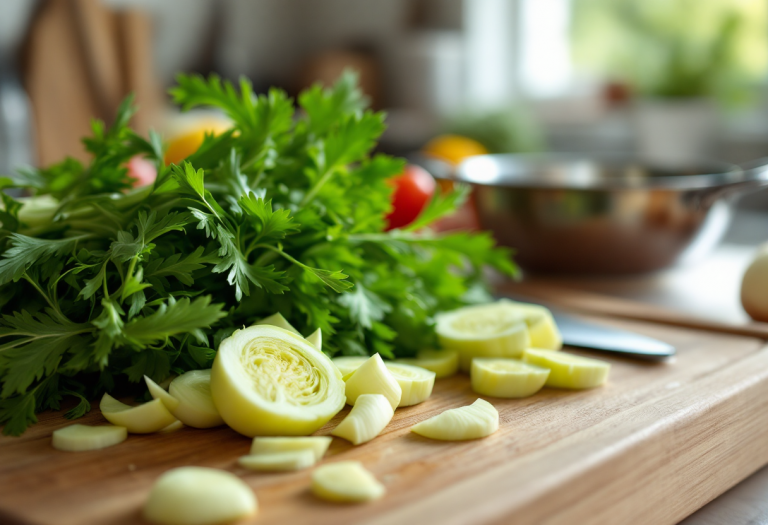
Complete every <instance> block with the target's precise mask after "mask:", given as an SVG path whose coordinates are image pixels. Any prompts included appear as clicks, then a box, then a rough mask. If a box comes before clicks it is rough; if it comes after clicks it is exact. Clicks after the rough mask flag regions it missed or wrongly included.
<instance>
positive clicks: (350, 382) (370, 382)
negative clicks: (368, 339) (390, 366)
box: [344, 354, 403, 410]
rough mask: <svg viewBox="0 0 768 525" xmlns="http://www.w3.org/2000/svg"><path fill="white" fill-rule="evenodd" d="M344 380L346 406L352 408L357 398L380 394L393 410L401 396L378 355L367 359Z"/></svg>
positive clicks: (394, 381)
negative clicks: (364, 395)
mask: <svg viewBox="0 0 768 525" xmlns="http://www.w3.org/2000/svg"><path fill="white" fill-rule="evenodd" d="M344 380H345V381H346V388H345V392H346V395H347V404H349V405H353V406H354V404H355V401H357V398H358V397H360V396H361V395H363V394H381V395H383V396H384V397H386V398H387V400H388V401H389V404H390V405H392V410H394V409H395V408H397V405H398V404H399V403H400V398H401V396H402V394H403V390H402V388H400V385H399V384H398V382H397V380H396V379H395V378H394V376H393V375H392V373H391V372H390V371H389V370H387V367H386V366H385V365H384V361H382V359H381V356H380V355H379V354H374V355H372V356H371V357H369V358H368V359H367V360H366V361H365V362H364V363H363V364H362V365H360V366H359V367H358V368H357V370H355V371H354V372H352V374H351V375H349V377H347V376H345V377H344Z"/></svg>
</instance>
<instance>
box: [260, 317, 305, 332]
mask: <svg viewBox="0 0 768 525" xmlns="http://www.w3.org/2000/svg"><path fill="white" fill-rule="evenodd" d="M265 324H266V325H270V326H277V327H278V328H282V329H283V330H288V331H289V332H292V333H294V334H296V335H298V336H301V333H300V332H299V331H298V330H296V329H295V328H294V327H293V325H292V324H291V323H289V322H288V320H287V319H286V318H285V317H283V314H281V313H280V312H276V313H274V314H272V315H270V316H269V317H265V318H264V319H260V320H258V321H256V322H255V323H253V325H254V326H258V325H265ZM301 337H303V336H301Z"/></svg>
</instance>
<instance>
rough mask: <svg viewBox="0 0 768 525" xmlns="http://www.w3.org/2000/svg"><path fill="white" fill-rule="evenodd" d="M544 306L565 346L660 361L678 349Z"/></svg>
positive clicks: (524, 299) (512, 298)
mask: <svg viewBox="0 0 768 525" xmlns="http://www.w3.org/2000/svg"><path fill="white" fill-rule="evenodd" d="M497 297H500V298H501V297H505V298H507V299H511V300H513V301H516V302H522V303H527V304H536V303H532V302H531V301H528V300H527V299H526V298H525V297H517V296H514V295H511V294H503V295H498V296H497ZM542 306H545V307H547V308H548V309H549V310H550V312H552V317H554V319H555V324H556V325H557V328H558V329H559V330H560V334H561V335H562V336H563V344H564V345H567V346H573V347H576V348H584V349H587V350H597V351H600V352H611V353H614V354H620V355H624V356H626V357H633V358H635V359H644V360H649V361H660V360H663V359H666V358H668V357H672V356H673V355H675V352H676V350H675V347H674V346H672V345H670V344H668V343H665V342H663V341H659V340H658V339H654V338H652V337H647V336H645V335H640V334H636V333H634V332H630V331H627V330H621V329H618V328H611V327H608V326H605V325H601V324H597V323H591V322H588V321H582V320H581V319H579V318H577V317H573V316H571V315H568V314H564V313H562V312H559V311H557V309H555V308H552V307H551V306H548V305H546V304H542Z"/></svg>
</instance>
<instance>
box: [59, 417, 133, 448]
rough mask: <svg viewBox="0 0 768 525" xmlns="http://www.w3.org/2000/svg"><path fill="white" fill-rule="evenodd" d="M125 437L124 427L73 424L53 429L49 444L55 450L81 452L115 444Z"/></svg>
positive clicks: (125, 430)
mask: <svg viewBox="0 0 768 525" xmlns="http://www.w3.org/2000/svg"><path fill="white" fill-rule="evenodd" d="M127 437H128V430H127V429H126V428H125V427H116V426H114V425H98V426H89V425H80V424H74V425H69V426H66V427H64V428H60V429H58V430H54V431H53V437H52V438H51V444H52V445H53V448H55V449H57V450H65V451H67V452H83V451H87V450H100V449H102V448H107V447H111V446H112V445H117V444H118V443H122V442H123V441H125V439H126V438H127Z"/></svg>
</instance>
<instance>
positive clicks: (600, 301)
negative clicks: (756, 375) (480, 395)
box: [498, 282, 768, 340]
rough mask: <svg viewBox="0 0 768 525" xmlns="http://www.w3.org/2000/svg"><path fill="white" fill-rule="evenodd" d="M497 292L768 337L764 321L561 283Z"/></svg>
mask: <svg viewBox="0 0 768 525" xmlns="http://www.w3.org/2000/svg"><path fill="white" fill-rule="evenodd" d="M498 292H499V294H501V295H504V294H511V295H512V296H514V298H515V299H519V300H530V301H533V302H537V301H541V302H542V303H544V304H546V305H548V306H552V307H559V308H562V309H564V310H569V311H574V312H581V313H588V314H593V315H604V316H607V317H615V318H621V319H634V320H637V321H646V322H649V323H659V324H666V325H670V326H679V327H681V328H692V329H694V330H701V331H705V332H718V333H723V334H731V335H743V336H747V337H757V338H759V339H763V340H768V323H759V322H755V321H752V322H749V323H745V324H730V323H719V322H716V321H713V320H711V319H701V318H697V317H695V316H692V315H689V314H685V313H681V312H678V311H675V310H671V309H667V308H663V307H661V306H658V305H652V304H645V303H641V302H638V301H632V300H629V299H623V298H620V297H612V296H608V295H601V294H598V293H592V292H585V291H582V290H577V289H574V288H568V287H565V286H557V285H548V284H542V283H526V282H520V283H505V284H504V285H502V286H500V287H499V288H498Z"/></svg>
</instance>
